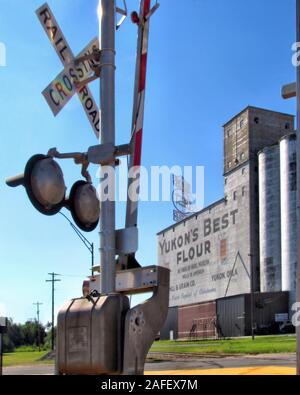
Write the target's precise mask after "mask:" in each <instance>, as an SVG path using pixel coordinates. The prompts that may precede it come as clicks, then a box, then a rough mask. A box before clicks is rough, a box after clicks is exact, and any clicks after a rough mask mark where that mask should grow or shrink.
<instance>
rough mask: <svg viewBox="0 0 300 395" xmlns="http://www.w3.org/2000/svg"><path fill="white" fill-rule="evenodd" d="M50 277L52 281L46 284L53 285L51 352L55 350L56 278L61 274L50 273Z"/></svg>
mask: <svg viewBox="0 0 300 395" xmlns="http://www.w3.org/2000/svg"><path fill="white" fill-rule="evenodd" d="M48 274H49V276H51V280H46V283H52V323H51V350H52V351H53V350H54V292H55V288H54V284H55V283H56V282H58V281H61V280H58V279H55V277H57V276H60V274H56V273H48Z"/></svg>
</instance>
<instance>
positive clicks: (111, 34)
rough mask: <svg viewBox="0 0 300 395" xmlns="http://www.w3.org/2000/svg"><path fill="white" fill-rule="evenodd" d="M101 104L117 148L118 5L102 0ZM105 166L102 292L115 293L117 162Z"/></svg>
mask: <svg viewBox="0 0 300 395" xmlns="http://www.w3.org/2000/svg"><path fill="white" fill-rule="evenodd" d="M99 6H100V9H99V19H100V28H99V35H100V50H101V73H100V103H101V143H102V144H106V143H111V144H113V146H115V31H116V2H115V0H100V4H99ZM108 166H109V167H110V170H111V171H110V172H109V173H107V168H106V166H102V167H101V176H100V178H101V184H103V181H104V182H107V181H108V186H107V188H105V190H102V188H101V194H100V202H101V203H100V209H101V214H100V255H101V292H102V293H103V294H105V295H108V294H112V293H114V292H115V288H116V284H115V282H116V280H115V276H116V225H115V223H116V218H115V217H116V213H115V160H113V161H112V162H111V163H109V164H108Z"/></svg>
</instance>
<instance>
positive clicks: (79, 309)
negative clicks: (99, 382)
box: [56, 294, 130, 375]
mask: <svg viewBox="0 0 300 395" xmlns="http://www.w3.org/2000/svg"><path fill="white" fill-rule="evenodd" d="M129 308H130V307H129V299H128V298H127V297H126V296H124V295H120V294H117V295H110V296H102V297H99V298H89V299H86V298H81V299H74V300H72V301H69V302H67V303H66V304H65V305H64V306H63V308H62V309H61V310H60V312H59V315H58V320H57V361H56V373H57V374H59V375H103V374H120V373H121V371H122V366H120V365H121V361H122V360H123V358H122V353H123V341H124V340H123V338H122V334H124V330H122V328H123V326H124V320H125V314H126V313H127V311H128V310H129Z"/></svg>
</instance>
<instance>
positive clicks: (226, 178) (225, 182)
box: [225, 177, 228, 185]
mask: <svg viewBox="0 0 300 395" xmlns="http://www.w3.org/2000/svg"><path fill="white" fill-rule="evenodd" d="M227 181H228V180H227V177H226V178H225V185H227Z"/></svg>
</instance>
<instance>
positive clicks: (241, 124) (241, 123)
mask: <svg viewBox="0 0 300 395" xmlns="http://www.w3.org/2000/svg"><path fill="white" fill-rule="evenodd" d="M244 124H245V121H244V120H243V119H242V120H241V122H240V128H242V127H243V126H244Z"/></svg>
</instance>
